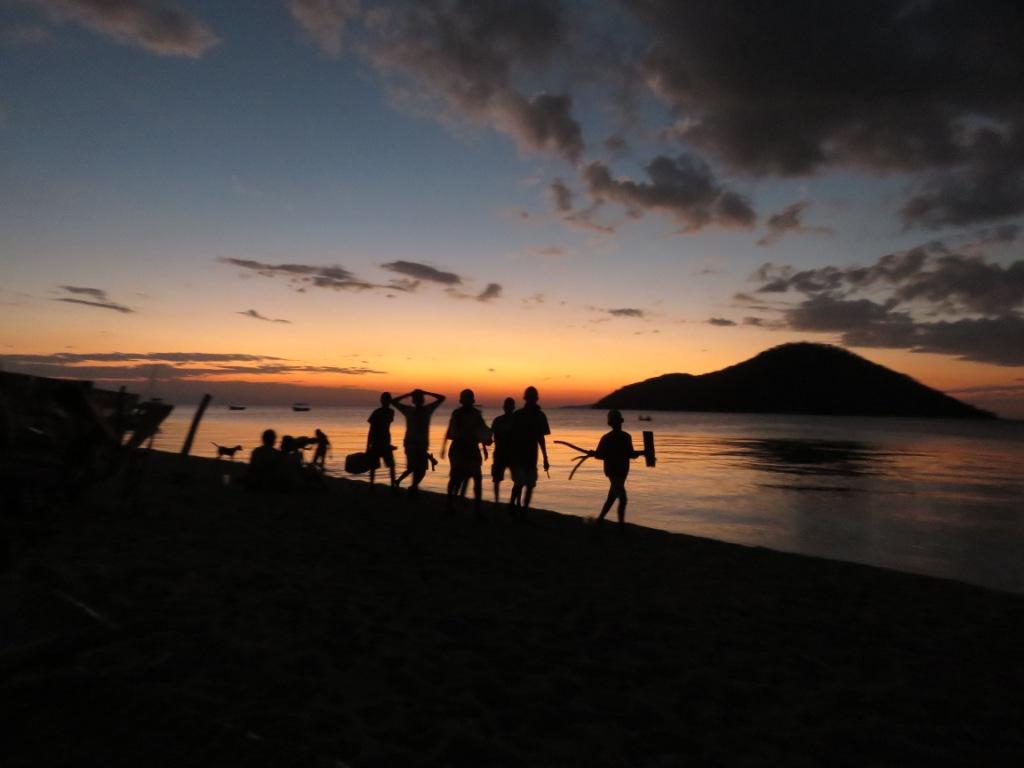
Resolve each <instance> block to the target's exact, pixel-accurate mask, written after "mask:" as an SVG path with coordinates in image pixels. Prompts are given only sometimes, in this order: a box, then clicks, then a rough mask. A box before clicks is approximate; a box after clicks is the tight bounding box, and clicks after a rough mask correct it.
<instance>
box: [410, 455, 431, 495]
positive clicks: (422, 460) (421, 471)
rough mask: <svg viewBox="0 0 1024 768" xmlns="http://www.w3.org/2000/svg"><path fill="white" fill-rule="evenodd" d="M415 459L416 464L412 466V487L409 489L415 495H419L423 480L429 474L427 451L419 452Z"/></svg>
mask: <svg viewBox="0 0 1024 768" xmlns="http://www.w3.org/2000/svg"><path fill="white" fill-rule="evenodd" d="M415 459H416V460H415V463H414V464H413V465H412V485H411V486H410V487H409V490H410V491H412V492H413V493H419V490H420V483H422V482H423V478H424V477H426V474H427V452H426V450H423V451H418V452H417V453H416V456H415Z"/></svg>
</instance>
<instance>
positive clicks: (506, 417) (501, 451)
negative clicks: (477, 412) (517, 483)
mask: <svg viewBox="0 0 1024 768" xmlns="http://www.w3.org/2000/svg"><path fill="white" fill-rule="evenodd" d="M502 410H503V411H504V413H502V414H501V416H497V417H496V418H495V419H494V421H492V422H491V435H492V437H493V439H494V452H493V453H492V454H491V480H493V481H494V503H495V504H497V503H499V502H500V501H501V494H500V488H501V481H502V480H504V479H505V470H506V469H508V463H509V454H510V453H511V452H512V448H511V446H510V445H509V443H510V441H511V435H512V414H513V413H514V412H515V410H516V401H515V400H513V399H512V398H511V397H506V398H505V403H504V404H503V405H502Z"/></svg>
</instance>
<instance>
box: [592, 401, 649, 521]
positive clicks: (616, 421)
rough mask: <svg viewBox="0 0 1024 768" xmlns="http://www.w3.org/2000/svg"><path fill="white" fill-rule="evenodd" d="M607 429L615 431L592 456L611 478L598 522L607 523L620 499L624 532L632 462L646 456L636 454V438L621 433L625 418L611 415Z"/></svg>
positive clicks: (639, 453)
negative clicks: (598, 460)
mask: <svg viewBox="0 0 1024 768" xmlns="http://www.w3.org/2000/svg"><path fill="white" fill-rule="evenodd" d="M608 426H609V427H611V428H612V429H611V432H606V433H605V434H604V435H603V436H602V437H601V441H600V442H599V443H598V444H597V450H596V451H592V452H591V454H592V455H593V456H595V457H596V458H598V459H602V460H603V461H604V475H605V477H607V478H608V498H607V499H605V502H604V506H603V507H601V514H600V515H598V517H597V521H598V522H601V521H602V520H604V518H605V515H607V514H608V510H610V509H611V508H612V504H614V503H615V500H616V499H618V502H619V508H618V514H619V530H620V531H621V530H623V526H624V525H625V523H626V502H627V501H628V499H627V497H626V478H627V477H628V476H629V462H630V461H631V460H632V459H635V458H638V457H640V456H643V455H644V452H643V451H636V450H633V437H632V436H631V435H630V434H629V432H623V431H622V414H621V413H619V412H618V411H617V410H611V411H608Z"/></svg>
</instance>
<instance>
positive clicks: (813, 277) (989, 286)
mask: <svg viewBox="0 0 1024 768" xmlns="http://www.w3.org/2000/svg"><path fill="white" fill-rule="evenodd" d="M753 278H754V279H755V280H758V281H763V285H761V287H760V288H759V289H758V290H759V291H761V292H769V293H784V292H786V291H789V290H794V291H797V292H800V293H805V294H820V293H831V294H837V295H841V296H849V295H851V294H853V293H856V292H859V291H866V290H869V289H886V290H888V291H889V292H890V299H889V300H890V302H891V303H892V304H893V305H896V304H911V303H914V302H918V303H926V304H929V305H932V307H933V308H935V309H938V310H941V311H945V312H975V313H982V314H988V315H998V314H1003V313H1006V312H1013V311H1016V310H1018V309H1019V308H1020V307H1021V305H1022V304H1024V260H1018V261H1015V262H1012V263H1010V264H1009V265H1007V266H1003V265H1002V264H999V263H996V262H992V261H989V260H987V259H986V258H985V257H984V256H982V255H975V254H964V253H957V252H951V251H949V250H948V248H947V246H946V245H945V244H943V243H941V242H936V243H930V244H928V245H926V246H921V247H918V248H911V249H910V250H907V251H902V252H899V253H892V254H887V255H885V256H882V257H881V258H880V259H878V261H876V262H875V263H874V264H872V265H870V266H868V267H847V268H839V267H833V266H826V267H819V268H817V269H807V270H800V271H795V270H793V269H792V268H790V267H786V266H781V267H780V266H776V265H774V264H771V263H768V264H765V265H763V266H762V267H760V268H759V269H758V270H757V271H756V272H755V273H754V275H753Z"/></svg>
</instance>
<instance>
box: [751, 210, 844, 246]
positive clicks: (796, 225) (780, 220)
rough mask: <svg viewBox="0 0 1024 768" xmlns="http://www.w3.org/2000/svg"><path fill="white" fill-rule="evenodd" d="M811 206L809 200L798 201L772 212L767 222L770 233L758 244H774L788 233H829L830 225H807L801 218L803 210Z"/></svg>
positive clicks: (830, 231)
mask: <svg viewBox="0 0 1024 768" xmlns="http://www.w3.org/2000/svg"><path fill="white" fill-rule="evenodd" d="M808 207H810V203H808V202H804V201H802V202H798V203H793V204H792V205H788V206H786V207H785V208H783V209H782V210H781V211H779V212H778V213H775V214H772V215H771V216H769V217H768V220H767V221H766V222H765V226H766V227H768V233H767V234H766V235H765V236H764V237H762V238H761V239H760V240H758V241H757V244H758V245H773V244H775V243H777V242H778V241H779V240H781V239H782V238H783V237H784V236H785V235H786V234H787V233H790V232H792V233H794V234H804V235H810V234H820V235H828V234H831V233H832V230H831V229H829V228H828V227H815V226H807V225H805V224H804V223H803V221H802V220H801V218H802V216H803V212H804V211H805V210H807V208H808Z"/></svg>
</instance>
